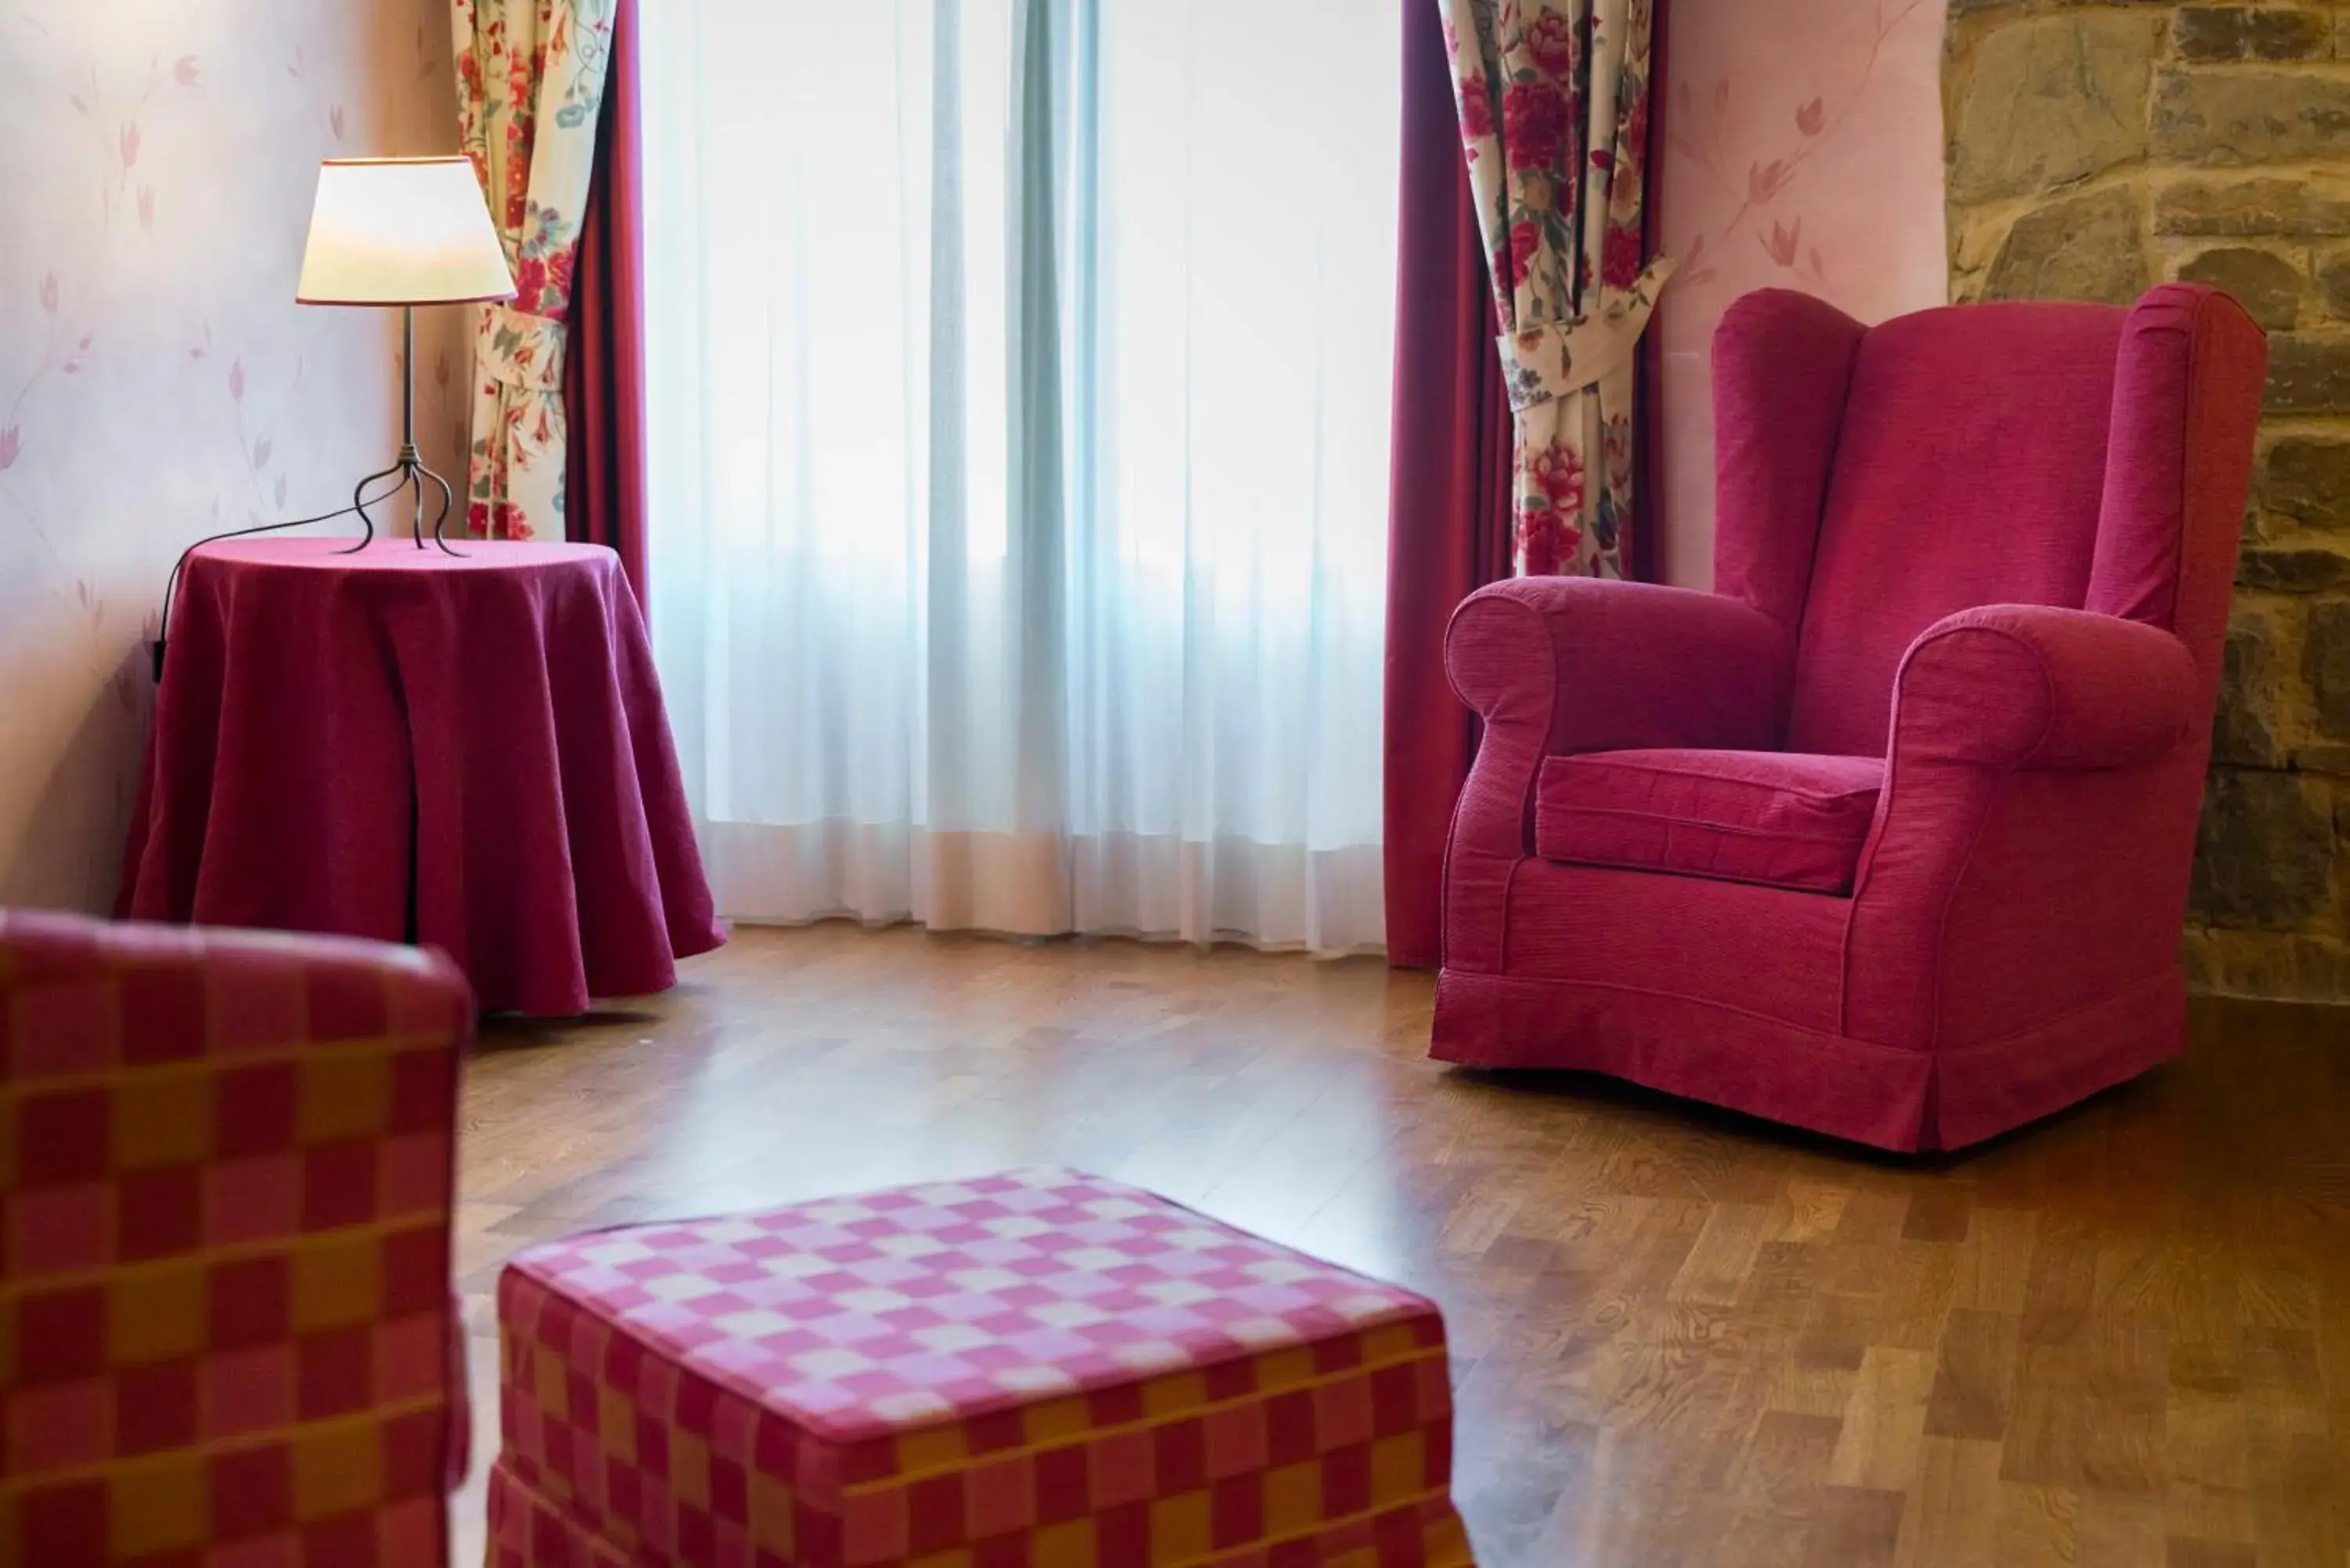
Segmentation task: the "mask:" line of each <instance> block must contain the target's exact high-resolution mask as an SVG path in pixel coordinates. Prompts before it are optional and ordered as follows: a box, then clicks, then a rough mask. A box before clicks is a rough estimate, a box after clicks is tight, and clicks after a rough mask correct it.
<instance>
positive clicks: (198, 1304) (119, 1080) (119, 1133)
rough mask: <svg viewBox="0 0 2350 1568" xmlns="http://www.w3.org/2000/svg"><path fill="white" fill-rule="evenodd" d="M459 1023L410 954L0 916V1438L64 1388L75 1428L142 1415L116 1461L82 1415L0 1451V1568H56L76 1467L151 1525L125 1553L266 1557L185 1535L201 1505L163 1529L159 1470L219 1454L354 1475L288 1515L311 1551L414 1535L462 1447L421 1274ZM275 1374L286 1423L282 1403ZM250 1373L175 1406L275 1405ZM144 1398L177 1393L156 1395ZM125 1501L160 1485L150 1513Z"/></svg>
mask: <svg viewBox="0 0 2350 1568" xmlns="http://www.w3.org/2000/svg"><path fill="white" fill-rule="evenodd" d="M472 1036H473V998H472V995H471V993H470V992H469V991H468V990H467V988H466V985H465V981H464V978H463V976H462V975H460V974H458V973H457V971H455V970H454V969H453V968H452V966H451V965H450V964H449V962H448V961H447V960H445V959H442V958H440V957H438V956H435V955H432V954H427V953H422V952H418V951H415V950H409V949H400V948H393V947H389V946H384V945H381V944H378V943H373V942H361V941H356V940H344V939H337V938H318V937H292V936H272V935H263V934H257V933H245V932H234V933H227V932H213V931H203V930H190V929H180V928H173V927H165V926H151V925H108V924H101V923H100V922H98V921H94V920H88V919H79V918H77V917H72V916H63V915H47V914H32V913H16V912H8V911H0V1140H5V1143H6V1146H7V1147H9V1148H10V1149H11V1150H12V1151H14V1152H15V1156H16V1157H15V1158H11V1159H9V1160H7V1161H6V1162H5V1168H0V1199H5V1203H6V1205H7V1208H8V1211H9V1213H10V1215H11V1217H12V1218H11V1226H12V1229H11V1231H10V1234H9V1240H8V1245H7V1249H6V1254H5V1257H0V1284H5V1287H6V1291H7V1293H8V1294H10V1295H11V1296H12V1297H13V1298H14V1303H15V1312H16V1317H17V1341H16V1357H17V1359H16V1362H15V1363H14V1364H13V1366H14V1375H12V1376H9V1377H7V1378H5V1379H0V1416H5V1418H6V1420H7V1421H8V1424H9V1429H10V1430H11V1431H12V1432H18V1431H20V1430H29V1429H31V1425H32V1424H33V1423H36V1422H39V1421H42V1420H46V1419H47V1418H48V1417H46V1416H45V1415H43V1414H42V1412H44V1411H49V1410H54V1409H57V1408H68V1409H79V1408H81V1403H80V1399H81V1397H82V1396H81V1395H77V1397H76V1400H75V1402H74V1403H72V1404H70V1405H68V1406H59V1405H57V1404H56V1403H55V1400H54V1398H52V1395H53V1394H54V1393H55V1391H56V1390H57V1389H58V1388H60V1387H64V1386H68V1385H79V1386H82V1387H83V1388H84V1389H86V1390H88V1397H91V1398H94V1399H96V1400H97V1401H98V1404H97V1405H96V1408H99V1409H100V1410H104V1409H111V1408H121V1409H130V1408H132V1407H134V1405H138V1406H139V1407H141V1408H146V1409H147V1410H148V1417H149V1418H148V1419H147V1421H146V1422H145V1424H144V1426H143V1428H141V1435H140V1436H138V1437H137V1438H136V1439H135V1440H134V1439H133V1438H131V1437H129V1436H120V1435H112V1434H113V1431H114V1429H113V1428H109V1426H108V1425H107V1424H106V1423H104V1422H100V1423H99V1426H98V1427H96V1428H92V1430H91V1432H90V1433H89V1434H87V1435H86V1439H87V1440H85V1436H81V1435H68V1436H67V1437H65V1438H59V1439H57V1440H55V1441H50V1440H47V1439H46V1438H44V1439H42V1440H36V1441H35V1442H33V1443H31V1444H29V1445H27V1446H26V1447H25V1449H24V1451H23V1452H22V1453H19V1454H17V1455H16V1456H15V1457H16V1458H17V1459H19V1461H20V1463H19V1467H18V1469H17V1470H16V1473H15V1474H13V1475H12V1476H11V1477H10V1480H11V1482H12V1484H14V1485H16V1487H18V1488H19V1489H20V1492H19V1497H18V1500H17V1501H19V1502H20V1503H21V1504H22V1506H21V1507H19V1508H17V1509H16V1510H15V1511H12V1512H11V1513H10V1514H9V1515H8V1516H7V1517H6V1518H5V1520H0V1562H7V1563H18V1562H22V1563H46V1562H58V1561H63V1560H66V1559H76V1560H79V1559H78V1552H79V1551H80V1548H81V1543H82V1542H84V1541H85V1539H86V1538H85V1537H84V1536H83V1535H82V1534H81V1533H80V1532H78V1530H77V1529H74V1528H73V1522H74V1521H77V1520H78V1519H80V1518H81V1517H82V1514H81V1510H80V1508H79V1506H78V1502H77V1501H76V1499H77V1498H78V1493H79V1490H80V1489H82V1488H83V1487H84V1486H85V1485H86V1481H85V1477H86V1474H87V1472H88V1470H89V1469H91V1468H92V1461H93V1460H94V1459H107V1460H113V1461H128V1460H130V1459H132V1458H133V1457H134V1456H135V1457H136V1463H135V1464H129V1463H125V1464H123V1465H122V1466H121V1468H120V1474H119V1475H118V1477H117V1479H116V1481H115V1485H116V1487H117V1489H118V1490H117V1493H116V1496H117V1500H118V1501H117V1504H116V1506H117V1507H118V1509H120V1508H123V1507H126V1506H127V1507H130V1508H131V1509H132V1510H133V1511H134V1512H139V1513H140V1516H141V1517H144V1516H145V1514H146V1513H147V1512H149V1511H151V1512H152V1513H153V1514H154V1516H155V1517H156V1518H158V1519H162V1520H164V1521H166V1522H165V1523H164V1524H163V1525H162V1526H160V1527H157V1528H160V1529H161V1530H163V1531H165V1532H166V1533H162V1534H157V1533H154V1532H153V1531H152V1530H151V1531H150V1533H149V1535H148V1536H147V1537H145V1539H149V1540H151V1541H152V1542H155V1543H156V1544H157V1553H156V1555H157V1560H161V1557H163V1556H167V1555H168V1556H170V1557H172V1558H173V1559H174V1560H180V1559H192V1558H193V1557H195V1556H198V1555H202V1554H203V1552H204V1551H206V1550H212V1551H215V1552H222V1553H224V1554H225V1556H235V1555H238V1549H239V1548H240V1547H242V1546H244V1545H246V1544H247V1543H248V1542H255V1543H257V1544H255V1546H254V1550H257V1551H260V1552H262V1554H263V1555H264V1556H266V1557H274V1556H275V1554H276V1550H277V1548H276V1545H274V1544H272V1543H271V1542H272V1541H273V1540H275V1539H276V1532H278V1531H279V1530H281V1529H282V1528H283V1519H282V1516H279V1515H272V1514H269V1513H268V1512H267V1511H265V1510H264V1511H262V1512H261V1513H259V1514H256V1515H255V1516H254V1518H253V1519H252V1520H251V1521H249V1522H237V1523H234V1524H227V1523H223V1522H221V1521H220V1520H219V1519H218V1517H217V1516H215V1517H214V1519H213V1521H212V1523H211V1524H210V1526H209V1528H210V1529H211V1531H212V1532H213V1533H210V1534H202V1533H201V1532H203V1531H204V1530H205V1529H206V1528H207V1526H206V1522H205V1516H204V1513H203V1510H202V1509H201V1508H199V1509H198V1510H197V1511H196V1512H195V1513H194V1514H193V1515H191V1516H189V1517H188V1519H187V1520H184V1521H183V1520H182V1514H181V1513H180V1512H179V1511H175V1510H176V1503H175V1502H174V1501H173V1500H174V1499H175V1498H176V1497H177V1495H178V1494H177V1493H175V1492H173V1491H172V1490H171V1483H172V1480H173V1478H174V1477H177V1476H180V1475H182V1473H185V1474H189V1475H196V1476H201V1475H202V1474H203V1469H202V1468H201V1467H202V1455H203V1452H204V1450H206V1449H219V1448H221V1447H222V1446H223V1445H225V1444H228V1443H230V1440H231V1439H234V1446H235V1447H237V1448H240V1449H250V1450H251V1451H253V1452H254V1453H255V1454H256V1455H261V1456H263V1457H265V1458H268V1459H269V1460H270V1462H271V1464H273V1465H276V1466H280V1467H283V1466H286V1465H289V1464H290V1465H291V1466H293V1467H294V1469H295V1470H296V1471H297V1472H298V1471H300V1470H301V1469H304V1468H305V1467H314V1468H315V1467H319V1466H323V1467H325V1468H324V1469H321V1470H320V1471H319V1473H321V1474H327V1473H329V1472H333V1473H336V1474H340V1473H341V1472H343V1471H349V1472H350V1473H351V1474H352V1475H353V1476H364V1477H367V1478H370V1479H368V1481H367V1486H366V1488H365V1489H347V1490H348V1496H347V1497H345V1498H344V1499H343V1500H342V1501H338V1502H337V1503H336V1504H335V1512H334V1513H332V1514H331V1515H326V1516H322V1517H321V1519H320V1520H319V1521H318V1526H319V1527H320V1528H325V1529H331V1530H333V1531H335V1532H338V1533H336V1534H335V1535H334V1536H333V1538H334V1539H348V1538H350V1537H351V1536H352V1534H354V1533H356V1535H357V1538H358V1539H361V1540H375V1539H391V1537H390V1535H386V1534H380V1532H379V1524H380V1520H382V1519H388V1518H392V1517H394V1516H398V1517H402V1518H406V1517H411V1516H413V1517H425V1518H435V1519H437V1518H438V1517H439V1512H440V1507H441V1505H440V1504H439V1502H438V1501H432V1500H434V1499H435V1498H436V1496H437V1494H439V1493H440V1492H442V1490H444V1483H445V1485H454V1484H455V1481H456V1480H457V1479H458V1478H459V1477H460V1476H461V1475H462V1473H463V1466H464V1449H465V1444H466V1440H467V1425H466V1409H465V1403H464V1400H465V1387H464V1377H463V1362H462V1351H463V1337H462V1336H463V1327H462V1324H461V1321H460V1318H459V1314H458V1313H457V1310H456V1303H455V1298H454V1293H453V1292H452V1288H451V1283H452V1282H451V1275H450V1261H451V1238H452V1204H453V1201H454V1193H453V1190H452V1188H453V1185H454V1167H455V1143H456V1107H457V1085H458V1068H459V1061H460V1058H461V1056H462V1055H463V1051H464V1047H465V1045H466V1043H467V1042H468V1041H469V1040H470V1039H471V1038H472ZM109 1303H111V1304H109ZM122 1303H136V1304H137V1305H138V1308H139V1310H138V1312H137V1313H136V1314H130V1315H126V1310H125V1307H124V1305H123V1304H122ZM109 1313H111V1314H112V1318H111V1321H112V1323H113V1324H114V1332H113V1333H112V1334H111V1335H109V1333H108V1330H107V1328H106V1326H105V1325H106V1324H107V1323H108V1322H109ZM90 1324H97V1325H98V1327H96V1328H95V1329H90V1328H89V1327H88V1325H90ZM124 1324H131V1325H132V1327H131V1329H130V1330H126V1329H125V1328H124V1326H123V1325H124ZM232 1351H234V1353H235V1355H234V1356H231V1355H229V1354H228V1353H229V1352H232ZM240 1360H242V1361H243V1362H244V1363H246V1364H248V1370H247V1371H245V1372H243V1373H237V1372H235V1366H236V1364H237V1363H238V1362H239V1361H240ZM297 1363H298V1368H299V1372H300V1381H301V1387H300V1394H301V1399H300V1401H299V1407H298V1408H297V1407H296V1402H295V1401H294V1399H293V1398H292V1394H291V1389H292V1384H291V1382H290V1381H284V1380H286V1379H290V1378H291V1377H292V1376H293V1374H294V1372H295V1370H296V1366H297ZM251 1366H259V1367H261V1368H264V1369H268V1368H276V1370H275V1371H274V1372H271V1373H270V1374H269V1376H273V1377H276V1378H278V1379H280V1380H281V1381H284V1386H283V1387H278V1388H277V1393H276V1395H275V1396H273V1397H261V1398H258V1400H257V1402H256V1401H255V1400H254V1399H247V1400H244V1402H243V1403H242V1404H237V1405H235V1406H234V1407H233V1408H232V1407H226V1406H223V1407H217V1408H215V1407H214V1406H213V1404H211V1403H210V1402H209V1401H207V1402H204V1403H202V1404H200V1403H198V1402H197V1401H196V1399H195V1390H196V1389H197V1388H198V1387H199V1386H207V1387H208V1386H211V1383H210V1382H209V1381H207V1380H210V1379H216V1378H218V1377H219V1376H222V1375H224V1374H232V1375H233V1381H234V1377H242V1378H243V1379H244V1381H243V1382H236V1383H234V1386H236V1387H238V1388H240V1389H244V1388H248V1387H262V1388H264V1389H265V1390H266V1389H267V1388H270V1387H276V1385H272V1384H268V1383H267V1382H266V1380H265V1381H264V1382H263V1383H258V1384H256V1383H255V1382H253V1379H255V1378H261V1377H262V1376H263V1373H262V1372H260V1371H253V1370H250V1367H251ZM223 1386H230V1385H227V1384H224V1385H223ZM174 1389H184V1390H186V1394H185V1397H184V1399H178V1398H172V1399H163V1400H161V1401H160V1402H158V1401H157V1399H156V1395H155V1393H154V1391H156V1390H164V1391H169V1390H174ZM273 1400H274V1402H273ZM91 1443H95V1444H99V1445H103V1446H102V1447H100V1448H98V1449H91V1448H89V1447H88V1444H91ZM355 1453H363V1454H364V1455H365V1456H367V1458H366V1467H367V1468H365V1469H354V1468H353V1467H355V1466H358V1465H359V1463H360V1461H359V1459H355V1458H354V1457H353V1455H354V1454H355ZM191 1467H193V1468H191ZM377 1469H380V1471H381V1476H380V1478H377V1477H376V1473H375V1472H376V1470H377ZM279 1473H283V1471H282V1469H281V1471H280V1472H279ZM124 1477H130V1478H131V1480H129V1481H126V1480H124V1479H123V1478H124ZM140 1478H144V1479H143V1480H142V1479H140ZM339 1484H340V1483H339V1482H338V1485H339ZM125 1485H132V1486H133V1487H134V1490H132V1491H130V1492H128V1493H126V1492H123V1491H122V1490H120V1489H121V1488H122V1487H123V1486H125ZM147 1485H152V1486H156V1487H161V1489H162V1490H161V1491H160V1492H159V1493H157V1494H156V1498H157V1499H158V1500H159V1501H152V1507H151V1509H150V1508H149V1506H148V1505H149V1502H150V1500H149V1499H148V1498H147V1497H145V1496H144V1495H143V1494H141V1493H140V1492H139V1491H138V1490H135V1489H136V1487H138V1486H147ZM126 1496H127V1497H130V1499H131V1500H132V1501H130V1503H128V1504H126V1503H124V1502H123V1501H121V1499H123V1498H124V1497H126ZM53 1499H63V1500H64V1501H66V1502H67V1503H69V1504H73V1506H67V1507H62V1508H60V1507H45V1506H44V1504H45V1503H46V1502H47V1501H50V1500H53ZM28 1500H29V1501H28ZM427 1502H430V1507H429V1509H428V1508H427V1507H426V1506H425V1504H426V1503H427ZM167 1504H170V1505H171V1506H166V1505H167ZM247 1512H248V1513H249V1512H251V1511H250V1510H248V1511H247ZM117 1517H122V1516H121V1515H120V1514H118V1516H117ZM59 1521H64V1524H63V1527H62V1528H61V1527H60V1523H59ZM383 1528H385V1529H389V1528H390V1527H389V1526H383ZM265 1538H269V1539H265ZM321 1539H325V1537H321ZM164 1548H169V1550H168V1551H165V1550H163V1549H164Z"/></svg>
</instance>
